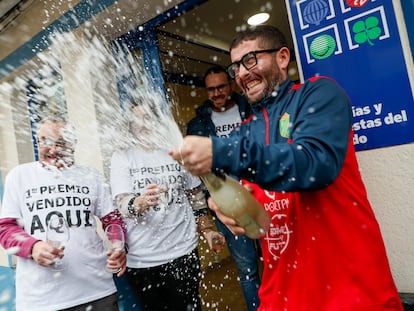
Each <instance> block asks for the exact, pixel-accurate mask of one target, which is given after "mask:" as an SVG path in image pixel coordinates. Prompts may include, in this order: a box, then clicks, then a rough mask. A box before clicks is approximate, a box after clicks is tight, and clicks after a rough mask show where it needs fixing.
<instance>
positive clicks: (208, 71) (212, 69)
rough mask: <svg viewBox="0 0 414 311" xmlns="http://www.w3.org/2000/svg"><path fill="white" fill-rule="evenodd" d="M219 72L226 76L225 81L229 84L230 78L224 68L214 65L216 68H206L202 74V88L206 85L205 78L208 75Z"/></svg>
mask: <svg viewBox="0 0 414 311" xmlns="http://www.w3.org/2000/svg"><path fill="white" fill-rule="evenodd" d="M221 72H224V73H225V74H226V77H227V81H229V82H231V77H230V76H229V73H228V72H227V70H226V68H224V67H223V66H220V65H216V66H213V67H210V68H208V69H207V71H206V73H205V74H204V76H203V82H204V86H205V85H206V78H207V76H208V75H210V74H213V73H221Z"/></svg>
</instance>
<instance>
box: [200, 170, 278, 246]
mask: <svg viewBox="0 0 414 311" xmlns="http://www.w3.org/2000/svg"><path fill="white" fill-rule="evenodd" d="M200 178H201V180H202V181H203V183H204V185H205V186H206V187H207V189H208V191H209V192H210V195H211V197H212V198H213V200H214V202H215V203H216V204H217V206H218V208H219V209H220V211H221V212H222V213H223V214H224V215H226V216H228V217H231V218H233V219H235V220H236V222H237V224H238V225H239V226H240V227H243V228H244V229H245V230H246V235H247V236H248V237H250V238H252V239H257V238H260V237H261V236H263V235H265V233H266V232H267V230H268V229H269V226H270V217H269V214H268V213H267V212H266V210H265V209H264V207H263V206H262V205H261V204H260V203H259V202H258V201H257V200H256V199H255V198H254V197H253V196H252V195H251V193H250V192H249V191H248V190H247V189H246V188H244V187H243V185H241V184H240V183H238V182H237V181H236V180H235V179H233V178H231V177H229V176H228V175H226V174H218V173H216V174H215V173H209V174H207V175H204V176H201V177H200Z"/></svg>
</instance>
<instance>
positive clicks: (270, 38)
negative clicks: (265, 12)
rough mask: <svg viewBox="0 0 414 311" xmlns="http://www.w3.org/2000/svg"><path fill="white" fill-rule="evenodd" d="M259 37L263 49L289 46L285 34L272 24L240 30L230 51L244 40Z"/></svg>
mask: <svg viewBox="0 0 414 311" xmlns="http://www.w3.org/2000/svg"><path fill="white" fill-rule="evenodd" d="M256 39H259V46H260V47H261V48H263V49H278V48H281V47H284V46H286V47H287V46H288V44H287V40H286V37H285V35H284V34H283V33H282V32H281V31H280V30H279V28H277V27H275V26H271V25H259V26H255V27H252V28H248V29H246V30H244V31H241V32H239V33H238V34H237V35H236V36H235V37H234V39H233V41H232V42H231V44H230V51H231V50H232V49H233V48H235V47H236V46H238V45H239V44H240V43H242V42H243V41H248V40H256Z"/></svg>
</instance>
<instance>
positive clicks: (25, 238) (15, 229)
mask: <svg viewBox="0 0 414 311" xmlns="http://www.w3.org/2000/svg"><path fill="white" fill-rule="evenodd" d="M38 241H40V240H38V239H36V238H34V237H32V236H31V235H30V234H28V233H26V232H25V231H24V229H23V227H21V226H19V224H18V223H17V219H15V218H2V219H0V244H1V245H2V246H3V248H4V249H6V250H10V251H11V250H13V249H14V251H11V253H13V255H16V256H19V257H23V258H31V256H32V248H33V245H34V244H35V243H36V242H38Z"/></svg>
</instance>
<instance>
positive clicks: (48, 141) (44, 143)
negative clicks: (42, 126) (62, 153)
mask: <svg viewBox="0 0 414 311" xmlns="http://www.w3.org/2000/svg"><path fill="white" fill-rule="evenodd" d="M37 144H38V146H39V147H42V148H45V147H47V148H52V147H53V146H55V147H56V148H66V147H68V146H71V145H72V144H71V143H70V142H68V141H66V140H64V139H62V138H59V139H53V138H49V137H43V136H42V137H38V138H37Z"/></svg>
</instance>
